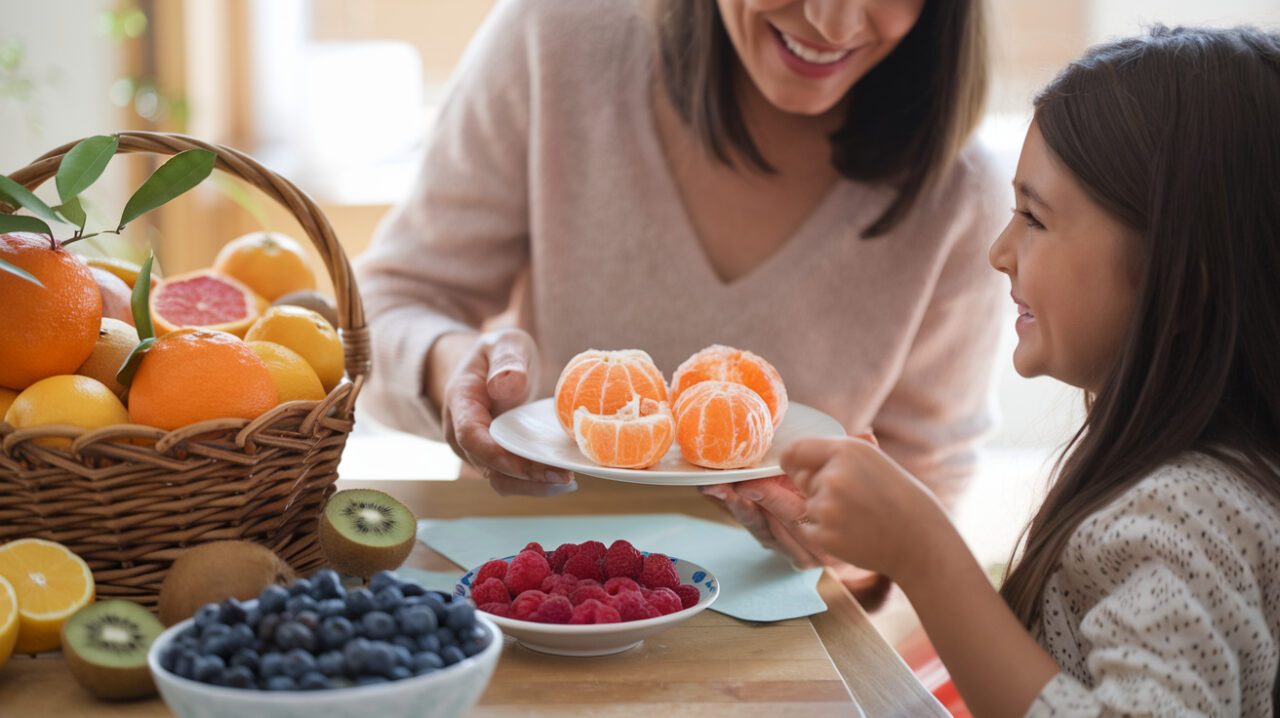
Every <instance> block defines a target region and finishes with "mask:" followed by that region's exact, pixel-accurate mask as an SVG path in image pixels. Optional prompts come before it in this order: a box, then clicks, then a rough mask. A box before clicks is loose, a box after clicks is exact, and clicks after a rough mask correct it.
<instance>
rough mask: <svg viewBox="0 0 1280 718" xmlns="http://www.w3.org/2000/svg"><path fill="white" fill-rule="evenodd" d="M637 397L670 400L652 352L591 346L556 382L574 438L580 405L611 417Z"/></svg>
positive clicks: (559, 411) (560, 412) (564, 421)
mask: <svg viewBox="0 0 1280 718" xmlns="http://www.w3.org/2000/svg"><path fill="white" fill-rule="evenodd" d="M636 396H640V397H643V398H645V399H652V400H654V401H660V402H665V401H666V400H667V384H666V380H665V379H663V378H662V372H660V371H658V367H657V366H656V365H655V364H654V363H653V359H651V358H650V357H649V355H648V354H647V353H645V352H643V351H641V350H639V349H622V350H619V351H600V350H598V349H588V350H587V351H585V352H582V353H581V354H579V355H578V356H576V357H574V358H572V359H570V360H569V363H568V364H566V365H565V367H564V370H563V371H562V372H560V379H559V381H557V382H556V392H555V398H556V415H557V416H558V417H559V418H560V426H562V427H564V430H565V432H566V433H568V434H569V436H570V437H572V436H573V435H574V431H573V422H574V418H573V413H574V412H575V411H577V409H578V407H586V409H587V411H589V412H591V413H592V414H597V415H599V416H608V415H610V414H613V413H615V412H617V411H618V410H619V409H621V408H622V407H624V406H626V405H627V404H628V403H630V402H631V400H632V399H633V398H635V397H636Z"/></svg>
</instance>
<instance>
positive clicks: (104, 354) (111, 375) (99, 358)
mask: <svg viewBox="0 0 1280 718" xmlns="http://www.w3.org/2000/svg"><path fill="white" fill-rule="evenodd" d="M136 346H138V330H137V329H134V328H133V325H132V324H125V323H124V322H122V321H120V320H119V319H112V318H110V317H103V318H102V327H101V328H100V329H98V343H97V344H94V345H93V353H92V354H90V355H89V358H88V359H85V360H84V363H83V364H81V365H80V368H79V369H76V373H77V374H79V375H80V376H87V377H89V378H90V379H97V380H98V381H100V382H102V383H103V384H105V385H106V386H107V388H108V389H110V390H111V391H112V392H113V393H114V394H115V395H116V396H118V397H120V400H121V401H124V397H125V395H126V394H127V393H128V389H126V388H125V386H124V385H123V384H121V383H120V382H119V380H117V379H116V374H117V373H118V372H119V371H120V366H121V365H122V364H124V360H125V359H127V358H128V357H129V352H131V351H133V348H134V347H136Z"/></svg>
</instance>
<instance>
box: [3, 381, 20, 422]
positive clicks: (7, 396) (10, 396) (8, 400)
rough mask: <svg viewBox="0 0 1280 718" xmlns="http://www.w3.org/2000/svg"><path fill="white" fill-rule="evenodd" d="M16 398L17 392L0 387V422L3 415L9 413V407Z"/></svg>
mask: <svg viewBox="0 0 1280 718" xmlns="http://www.w3.org/2000/svg"><path fill="white" fill-rule="evenodd" d="M17 398H18V392H16V391H14V390H13V389H6V388H4V387H2V386H0V421H3V420H4V415H5V414H6V413H7V412H8V411H9V405H11V404H13V400H14V399H17Z"/></svg>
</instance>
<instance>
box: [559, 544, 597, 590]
mask: <svg viewBox="0 0 1280 718" xmlns="http://www.w3.org/2000/svg"><path fill="white" fill-rule="evenodd" d="M584 546H585V544H584ZM564 572H565V573H569V574H573V575H574V576H576V577H578V578H590V579H593V580H596V581H600V580H602V579H604V575H603V574H601V573H600V566H599V565H598V564H597V563H596V560H595V559H594V558H592V557H591V556H589V555H588V554H587V552H586V551H581V550H580V551H578V553H575V554H574V555H573V558H571V559H569V560H568V561H566V562H565V564H564Z"/></svg>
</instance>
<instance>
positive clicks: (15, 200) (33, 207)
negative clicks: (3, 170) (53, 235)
mask: <svg viewBox="0 0 1280 718" xmlns="http://www.w3.org/2000/svg"><path fill="white" fill-rule="evenodd" d="M0 199H3V200H4V201H6V202H9V203H10V204H15V205H17V206H19V207H26V208H27V209H28V210H30V211H31V213H32V214H35V215H39V216H40V218H41V219H45V220H48V221H50V222H61V221H62V218H61V217H59V216H58V215H57V214H56V213H54V211H53V209H52V208H50V207H49V205H47V204H45V203H44V200H42V199H40V198H39V197H37V196H35V195H34V194H31V190H29V189H27V188H26V187H23V186H22V185H20V184H18V183H17V182H14V181H13V180H11V179H9V178H8V177H5V176H4V175H0Z"/></svg>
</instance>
